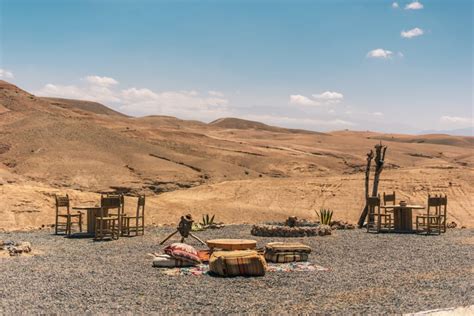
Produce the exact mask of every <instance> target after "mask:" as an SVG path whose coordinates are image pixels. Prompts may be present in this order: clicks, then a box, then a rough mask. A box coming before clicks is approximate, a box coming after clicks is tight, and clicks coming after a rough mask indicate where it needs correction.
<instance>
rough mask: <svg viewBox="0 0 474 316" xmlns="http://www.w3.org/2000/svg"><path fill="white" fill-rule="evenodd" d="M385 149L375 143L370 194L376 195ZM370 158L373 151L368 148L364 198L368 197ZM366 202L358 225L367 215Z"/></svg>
mask: <svg viewBox="0 0 474 316" xmlns="http://www.w3.org/2000/svg"><path fill="white" fill-rule="evenodd" d="M386 151H387V146H384V145H382V142H380V144H377V145H375V176H374V184H373V187H372V196H377V193H378V188H379V181H380V174H381V173H382V170H383V165H384V160H385V153H386ZM372 159H374V151H373V150H370V152H369V153H368V154H367V167H366V169H365V200H366V201H367V198H368V197H369V187H370V184H369V182H370V169H371V165H372ZM367 212H368V208H367V203H366V204H365V207H364V210H363V211H362V214H361V215H360V217H359V221H358V223H357V224H358V226H359V227H362V226H364V222H365V219H366V217H367Z"/></svg>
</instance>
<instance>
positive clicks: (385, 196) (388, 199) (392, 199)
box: [383, 191, 396, 205]
mask: <svg viewBox="0 0 474 316" xmlns="http://www.w3.org/2000/svg"><path fill="white" fill-rule="evenodd" d="M390 202H391V203H390ZM389 203H390V204H391V205H395V203H396V199H395V191H393V193H392V194H386V193H385V192H384V193H383V205H389Z"/></svg>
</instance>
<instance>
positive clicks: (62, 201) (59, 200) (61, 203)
mask: <svg viewBox="0 0 474 316" xmlns="http://www.w3.org/2000/svg"><path fill="white" fill-rule="evenodd" d="M54 198H55V200H56V215H57V214H59V212H60V209H61V208H65V209H66V212H67V214H69V212H70V210H69V195H67V194H66V196H59V195H56V194H55V195H54Z"/></svg>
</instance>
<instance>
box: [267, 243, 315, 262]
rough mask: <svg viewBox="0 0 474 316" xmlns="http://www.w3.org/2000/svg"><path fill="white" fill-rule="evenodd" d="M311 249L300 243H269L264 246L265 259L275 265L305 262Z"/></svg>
mask: <svg viewBox="0 0 474 316" xmlns="http://www.w3.org/2000/svg"><path fill="white" fill-rule="evenodd" d="M310 253H311V248H310V247H309V246H306V245H304V244H301V243H285V242H271V243H268V244H267V245H266V246H265V259H266V260H268V261H270V262H275V263H286V262H298V261H307V260H308V255H309V254H310Z"/></svg>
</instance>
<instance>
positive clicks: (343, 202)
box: [0, 81, 474, 229]
mask: <svg viewBox="0 0 474 316" xmlns="http://www.w3.org/2000/svg"><path fill="white" fill-rule="evenodd" d="M380 140H383V142H384V143H385V144H386V145H387V146H388V147H389V149H388V153H387V162H386V168H385V170H384V173H383V175H382V181H381V185H380V189H381V190H382V191H383V190H385V191H392V190H395V191H397V194H398V196H399V197H400V198H403V199H407V200H410V201H413V202H416V203H421V204H423V203H425V200H426V195H427V194H428V192H445V193H447V194H448V196H449V199H450V210H449V212H450V218H451V219H452V220H454V221H456V222H458V223H460V224H462V225H466V226H474V223H473V219H472V210H473V206H474V202H473V199H472V196H474V189H473V182H474V181H473V179H474V172H473V168H474V158H473V156H474V155H473V149H474V138H473V137H460V136H448V135H417V136H411V135H391V134H390V135H389V134H380V133H374V132H351V131H340V132H333V133H317V132H308V131H299V130H294V129H285V128H280V127H273V126H269V125H266V124H263V123H259V122H252V121H246V120H241V119H236V118H224V119H219V120H216V121H214V122H211V123H209V124H206V123H202V122H198V121H186V120H180V119H177V118H174V117H169V116H147V117H139V118H135V117H128V116H126V115H123V114H121V113H118V112H116V111H115V110H112V109H110V108H108V107H106V106H105V105H102V104H99V103H95V102H88V101H78V100H66V99H56V98H43V97H38V96H34V95H32V94H30V93H28V92H26V91H23V90H21V89H20V88H18V87H16V86H14V85H11V84H9V83H7V82H4V81H0V196H1V199H0V229H17V228H26V227H38V226H40V225H43V224H45V225H46V224H50V223H52V222H53V221H54V217H53V214H54V213H53V203H52V194H53V193H55V192H62V193H69V194H70V196H71V197H72V198H73V199H74V200H75V202H74V203H87V202H89V203H91V202H97V199H98V195H97V194H98V192H102V191H110V190H117V191H121V192H125V193H127V194H129V195H134V194H136V193H145V194H147V196H148V201H149V202H148V214H149V215H148V218H149V220H150V224H151V223H157V224H158V223H174V222H175V221H176V219H177V218H178V217H179V216H180V215H181V214H182V213H184V212H191V213H193V214H195V215H196V216H200V215H201V214H203V213H214V214H216V218H217V219H218V220H222V221H225V222H255V221H263V220H271V219H281V218H283V217H285V216H288V215H291V214H296V215H297V216H300V217H307V218H308V217H314V210H316V209H318V208H319V207H321V206H325V207H330V208H333V209H334V210H335V214H336V215H335V216H336V217H339V218H343V219H347V220H351V221H355V220H356V219H357V216H358V215H359V212H360V209H361V207H362V206H363V199H364V194H363V179H364V173H363V172H364V168H365V154H366V153H367V151H368V150H370V149H371V148H372V147H373V146H374V144H375V143H377V142H379V141H380ZM129 200H130V202H129V203H127V204H128V207H130V208H132V207H133V203H134V202H133V199H132V198H129Z"/></svg>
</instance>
